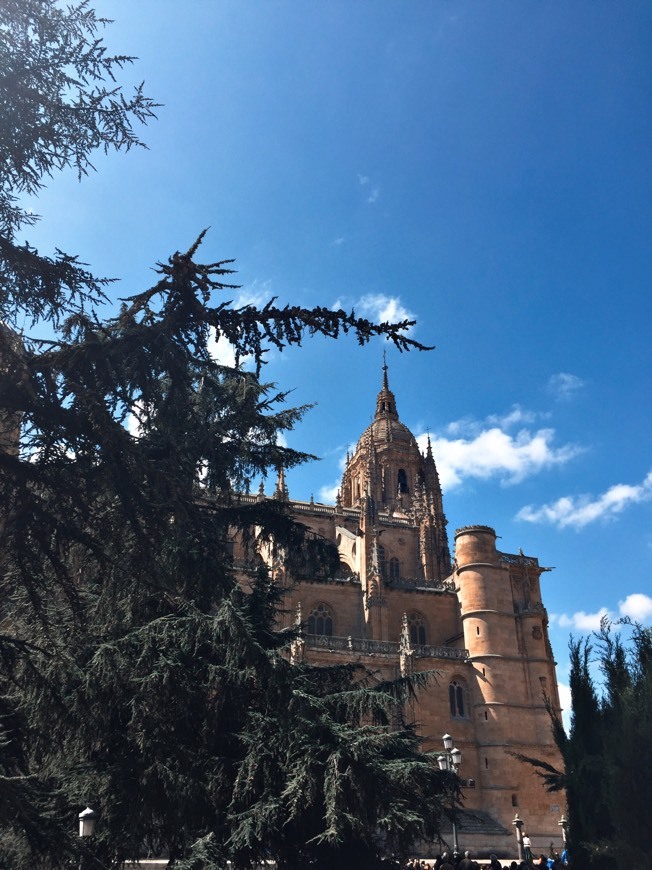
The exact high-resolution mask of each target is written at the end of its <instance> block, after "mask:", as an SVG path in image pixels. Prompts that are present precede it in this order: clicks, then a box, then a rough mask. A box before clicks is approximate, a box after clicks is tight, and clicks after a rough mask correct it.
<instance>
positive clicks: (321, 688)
mask: <svg viewBox="0 0 652 870" xmlns="http://www.w3.org/2000/svg"><path fill="white" fill-rule="evenodd" d="M104 23H105V22H103V21H101V20H100V19H97V18H96V16H95V14H94V12H93V11H92V9H90V8H89V6H88V4H87V3H80V4H77V5H72V6H68V7H64V6H61V5H59V4H58V3H56V2H53V0H21V2H17V0H16V2H13V0H5V2H2V3H1V4H0V35H1V37H2V38H1V39H0V105H2V107H3V120H2V125H1V128H0V164H1V165H2V167H3V171H2V173H1V180H0V185H1V186H0V306H1V318H2V320H3V321H4V322H5V324H10V325H14V326H15V325H22V324H31V325H32V327H34V326H36V327H37V328H39V329H40V328H42V326H43V325H44V324H47V325H48V327H49V328H50V329H51V330H53V331H52V333H51V336H50V339H49V340H47V341H46V340H44V339H41V340H38V339H36V338H34V337H31V338H30V337H29V336H27V335H21V336H20V337H19V336H18V335H17V333H16V332H15V331H13V330H12V329H10V328H8V327H7V326H4V325H2V326H0V374H1V378H0V425H1V427H2V433H0V434H1V435H2V437H1V438H0V505H1V506H2V508H1V510H2V514H1V515H0V569H1V580H0V582H1V586H2V588H1V590H0V601H1V607H2V611H1V613H0V619H1V622H0V866H6V867H11V868H12V870H21V868H27V867H29V868H48V870H51V868H57V867H64V866H69V865H70V862H71V861H73V862H75V863H76V862H77V860H78V859H79V858H80V857H83V859H84V862H85V863H84V866H85V867H98V868H99V867H108V866H118V865H119V864H120V862H121V861H122V860H123V859H124V858H126V857H137V856H138V855H145V854H167V855H169V856H170V858H171V859H172V860H173V861H175V862H176V864H177V866H179V867H182V868H190V867H202V868H211V867H214V868H217V867H223V866H225V862H226V860H227V858H228V859H229V860H231V861H232V862H233V863H232V866H234V867H246V866H249V865H250V862H251V861H253V860H255V859H258V858H261V857H274V858H276V859H277V861H278V863H279V866H280V867H287V868H298V867H305V866H308V865H312V866H315V867H324V868H325V867H331V866H334V865H335V864H336V863H337V864H341V863H342V855H343V854H344V852H343V850H344V849H346V854H347V855H348V856H349V857H350V856H352V855H354V856H355V857H356V861H357V862H358V866H360V867H365V866H369V867H371V866H374V864H376V863H377V861H378V858H379V856H381V855H383V854H394V853H396V854H401V853H404V852H405V851H406V850H407V849H409V847H410V845H411V844H412V842H413V841H414V839H415V838H426V839H427V838H432V837H434V836H435V834H436V819H437V817H438V815H439V810H440V806H439V799H438V795H439V794H440V793H441V792H442V790H443V789H444V788H448V787H449V785H450V783H448V782H447V781H446V780H444V779H443V778H442V774H441V772H440V771H439V770H438V768H437V766H436V765H434V764H433V763H432V762H431V759H430V758H429V757H428V756H426V755H423V754H422V753H421V752H420V744H419V740H418V738H417V736H416V735H415V732H414V730H413V728H412V727H410V726H409V725H408V724H406V722H405V721H404V720H403V718H402V709H403V702H404V700H405V698H406V697H407V696H408V695H409V694H410V692H412V691H413V690H414V685H413V683H411V682H410V681H399V682H397V683H393V684H380V685H378V684H376V683H375V681H374V679H373V676H372V675H370V674H368V673H366V672H364V671H363V670H361V669H357V668H354V667H350V666H345V667H339V668H338V667H334V668H326V669H316V668H312V667H310V666H308V665H306V664H304V663H302V662H300V661H295V662H294V663H292V662H291V650H292V645H293V643H295V642H296V641H297V639H298V638H297V633H296V632H295V631H287V632H278V631H277V630H276V616H277V608H278V605H279V590H278V589H277V588H276V587H275V586H274V584H273V583H272V582H271V581H270V578H269V577H268V575H267V573H266V572H265V570H263V569H262V568H260V567H259V566H258V565H257V561H256V560H255V559H254V558H252V559H251V561H250V562H249V563H248V564H247V565H244V566H242V565H240V566H238V570H239V572H240V574H239V576H240V578H241V577H242V576H244V577H245V582H244V583H243V582H240V581H239V579H238V577H236V572H235V569H234V565H233V557H232V546H231V544H232V541H233V540H234V539H235V538H236V537H237V536H242V537H243V538H244V540H245V543H246V544H247V546H248V548H249V549H248V552H250V553H251V554H252V556H253V555H254V554H255V551H256V547H257V546H258V544H260V543H263V542H267V543H273V545H274V546H276V547H278V548H283V551H284V552H286V553H291V552H295V551H297V550H298V548H299V547H302V548H303V551H304V552H305V553H307V554H308V555H309V556H310V558H309V560H308V561H309V562H310V563H311V564H317V565H318V566H322V568H321V570H324V571H326V573H328V570H329V568H328V566H329V564H330V560H332V557H333V554H332V552H330V551H329V549H328V547H327V546H326V545H325V544H323V543H322V542H320V541H319V539H315V538H310V537H307V535H306V530H305V529H304V528H303V527H302V526H300V525H299V524H297V523H296V522H294V521H293V519H292V518H291V517H290V516H289V515H288V512H287V506H286V505H285V504H284V503H282V502H280V501H275V500H266V499H256V500H253V499H242V498H241V497H239V495H238V493H239V492H242V491H243V490H245V489H246V488H247V487H248V485H249V482H250V481H251V479H252V478H256V477H260V476H265V475H266V474H267V473H268V472H273V471H275V470H276V469H277V468H279V467H281V466H283V467H286V468H287V467H292V466H293V465H296V464H297V463H299V462H302V461H304V460H305V459H306V458H308V457H307V456H306V455H304V454H301V453H298V452H296V451H293V450H289V449H287V448H284V447H282V446H280V445H279V443H278V440H279V439H278V435H279V434H280V433H283V432H284V431H287V430H288V429H291V428H292V426H293V425H294V424H295V423H296V422H297V420H298V419H299V418H300V417H301V415H302V413H303V412H304V410H305V409H304V408H298V409H296V408H295V409H292V408H287V407H285V404H284V402H285V394H284V393H283V392H279V391H277V390H276V389H275V388H274V387H273V386H272V385H270V384H266V383H264V382H262V381H261V380H260V374H261V370H262V368H261V367H262V364H263V362H264V355H265V351H266V348H268V347H270V346H272V347H274V348H277V349H279V350H282V349H284V348H286V347H288V346H292V345H298V344H300V342H301V341H302V339H303V338H305V337H309V336H312V335H324V336H328V337H332V338H338V337H340V336H341V335H343V334H346V333H352V334H353V335H354V336H355V337H356V339H357V340H358V341H359V342H361V343H364V342H367V341H369V340H370V339H371V338H373V337H374V336H384V337H385V338H387V339H388V340H390V341H391V342H393V343H394V345H395V346H396V347H398V349H399V350H408V349H410V348H421V347H422V346H421V345H419V344H418V343H417V342H415V341H413V340H411V339H409V338H408V337H406V334H405V328H406V327H407V326H408V325H409V324H407V323H399V324H380V325H376V324H372V323H370V322H368V321H366V320H363V319H359V318H356V317H355V316H354V315H353V314H348V313H346V312H344V311H331V310H329V309H326V308H316V309H304V308H301V307H297V306H285V307H279V306H277V305H276V303H275V300H270V302H269V303H268V304H267V305H265V306H263V307H260V308H256V307H253V306H245V307H240V308H235V307H233V306H232V304H231V303H230V301H229V299H230V295H232V291H233V290H234V289H235V288H234V285H232V284H230V283H228V282H229V280H230V275H231V274H232V272H231V267H230V261H221V262H213V263H208V264H201V263H198V262H197V261H196V254H197V249H198V245H199V243H200V241H201V237H200V239H199V240H198V242H197V243H196V244H195V245H194V246H193V247H192V248H191V249H190V250H189V251H188V252H187V253H185V254H180V253H177V254H175V255H174V256H172V257H171V258H170V260H169V261H168V262H166V263H163V264H159V266H158V281H157V283H156V284H155V286H154V287H153V288H151V289H150V290H148V291H146V292H143V293H138V294H136V295H133V296H131V297H129V298H126V299H124V300H123V304H122V308H121V310H120V312H119V314H118V315H117V316H115V317H111V318H106V317H104V316H103V315H102V311H101V305H102V303H103V301H104V288H105V285H106V282H105V281H103V280H101V279H96V278H95V277H94V276H93V275H92V274H91V273H90V272H88V271H87V270H86V269H85V268H84V267H82V266H81V265H80V263H79V262H78V260H77V258H76V257H75V256H71V255H67V254H63V253H61V252H56V253H55V255H54V256H53V257H47V256H42V255H41V254H39V253H38V252H37V251H36V250H34V248H33V247H31V246H30V245H29V244H27V243H24V244H21V243H19V242H18V241H17V233H18V232H19V230H20V228H21V227H22V226H29V225H30V224H31V223H33V220H34V218H33V216H32V215H31V214H30V213H29V212H28V211H26V210H25V208H24V207H23V204H22V201H21V200H20V197H21V196H22V195H24V194H35V193H37V192H38V190H39V189H40V188H41V187H42V185H43V183H44V181H45V180H46V179H47V177H48V176H49V175H51V174H52V173H53V172H55V171H56V170H60V169H65V168H73V167H74V168H75V169H76V171H77V173H78V174H79V175H80V176H81V175H83V174H85V173H86V172H87V171H88V170H89V169H90V168H91V165H92V164H91V155H92V153H93V152H94V151H95V150H96V149H98V148H100V149H103V150H110V149H117V150H120V149H123V150H124V149H129V148H130V147H131V146H133V145H139V144H141V143H140V141H139V139H138V137H137V136H136V134H135V133H134V131H133V127H132V125H133V124H134V123H135V122H140V121H146V120H147V119H148V118H150V117H152V113H153V110H154V104H153V103H152V101H151V100H149V99H148V98H147V97H145V96H144V95H143V93H142V90H141V89H140V88H137V89H136V90H135V93H134V95H133V97H131V98H128V97H125V96H124V94H123V92H122V90H121V88H120V87H118V86H117V85H116V84H115V82H114V79H113V77H114V75H115V74H116V72H117V71H118V70H119V69H120V68H121V67H122V66H124V65H125V64H127V63H129V62H130V59H129V58H126V57H121V56H110V55H108V54H107V53H106V50H105V47H104V45H103V43H102V41H101V40H100V39H99V38H98V35H97V34H98V30H99V28H100V27H101V26H103V24H104ZM219 338H225V339H227V340H228V341H229V342H230V343H231V345H232V346H233V347H234V348H235V352H236V357H237V358H238V359H242V358H248V359H249V360H250V361H251V366H250V367H249V368H248V370H244V369H242V368H241V367H240V366H239V365H236V366H235V367H227V366H223V365H220V364H219V362H218V361H216V360H215V359H214V357H213V355H212V352H211V351H212V349H213V348H214V346H215V344H214V343H215V341H216V340H217V339H219ZM18 433H20V434H18ZM304 567H305V566H304ZM243 572H244V574H243ZM419 679H421V678H419ZM390 723H391V724H390ZM88 804H90V805H92V806H93V807H94V808H95V809H96V810H97V811H98V812H99V817H100V821H99V823H98V828H97V835H96V836H95V837H94V838H93V841H92V842H91V843H90V844H87V843H81V842H80V841H79V840H78V839H77V837H76V836H75V827H74V822H75V818H76V816H77V814H78V812H79V811H80V810H81V809H82V808H83V807H84V806H86V805H88Z"/></svg>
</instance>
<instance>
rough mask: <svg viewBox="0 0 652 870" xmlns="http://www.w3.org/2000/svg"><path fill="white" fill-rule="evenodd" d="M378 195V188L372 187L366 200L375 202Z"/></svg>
mask: <svg viewBox="0 0 652 870" xmlns="http://www.w3.org/2000/svg"><path fill="white" fill-rule="evenodd" d="M379 196H380V188H379V187H374V189H373V190H372V191H371V193H370V194H369V196H368V197H367V202H377V201H378V197H379Z"/></svg>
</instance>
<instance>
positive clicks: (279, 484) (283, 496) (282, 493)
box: [274, 465, 288, 501]
mask: <svg viewBox="0 0 652 870" xmlns="http://www.w3.org/2000/svg"><path fill="white" fill-rule="evenodd" d="M274 498H275V499H277V500H278V501H287V500H288V488H287V486H286V484H285V469H284V468H283V466H282V465H280V466H279V469H278V478H277V480H276V489H275V491H274Z"/></svg>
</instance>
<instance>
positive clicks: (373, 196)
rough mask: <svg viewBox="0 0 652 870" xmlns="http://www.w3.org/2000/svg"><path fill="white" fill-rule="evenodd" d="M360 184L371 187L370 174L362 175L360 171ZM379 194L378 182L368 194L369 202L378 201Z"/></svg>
mask: <svg viewBox="0 0 652 870" xmlns="http://www.w3.org/2000/svg"><path fill="white" fill-rule="evenodd" d="M358 184H359V185H360V187H369V185H370V184H371V179H370V178H369V176H368V175H361V174H360V173H358ZM379 196H380V187H379V186H378V185H377V184H374V185H373V186H372V187H371V189H370V191H369V195H368V196H367V202H370V203H374V202H378V197H379Z"/></svg>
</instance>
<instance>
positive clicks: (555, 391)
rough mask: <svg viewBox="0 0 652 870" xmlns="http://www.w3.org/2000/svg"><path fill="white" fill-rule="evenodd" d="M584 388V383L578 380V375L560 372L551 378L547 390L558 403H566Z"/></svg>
mask: <svg viewBox="0 0 652 870" xmlns="http://www.w3.org/2000/svg"><path fill="white" fill-rule="evenodd" d="M583 386H584V381H583V380H582V379H581V378H578V376H577V375H571V374H568V372H558V373H557V374H556V375H552V376H551V377H550V379H549V381H548V385H547V389H548V392H549V393H552V395H553V396H554V397H555V399H556V400H557V401H558V402H564V401H568V400H569V399H572V398H573V396H574V395H575V393H577V391H578V390H581V389H582V387H583Z"/></svg>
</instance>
